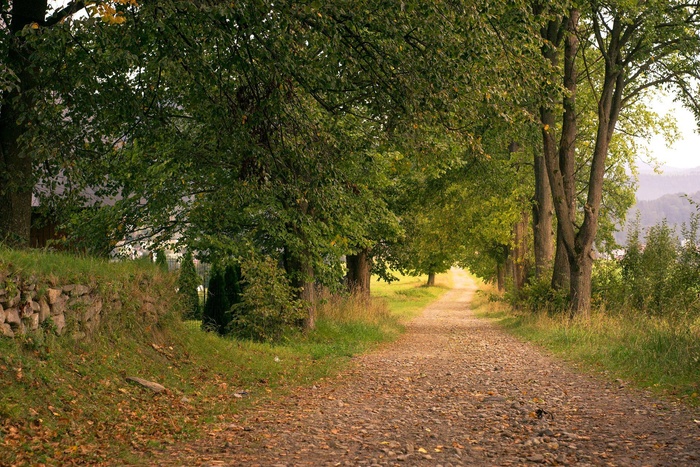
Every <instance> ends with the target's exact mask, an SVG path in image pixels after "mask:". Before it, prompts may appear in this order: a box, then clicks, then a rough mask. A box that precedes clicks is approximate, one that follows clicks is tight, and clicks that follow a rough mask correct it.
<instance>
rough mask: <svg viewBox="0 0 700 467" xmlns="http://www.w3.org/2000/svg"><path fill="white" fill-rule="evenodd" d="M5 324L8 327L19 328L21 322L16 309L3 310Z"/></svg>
mask: <svg viewBox="0 0 700 467" xmlns="http://www.w3.org/2000/svg"><path fill="white" fill-rule="evenodd" d="M5 322H6V323H7V324H10V325H15V326H19V325H20V323H21V322H22V320H21V319H20V317H19V310H18V309H17V308H8V309H7V310H5Z"/></svg>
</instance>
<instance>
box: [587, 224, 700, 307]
mask: <svg viewBox="0 0 700 467" xmlns="http://www.w3.org/2000/svg"><path fill="white" fill-rule="evenodd" d="M682 235H683V241H682V242H680V241H679V240H678V238H677V237H676V235H675V233H674V232H673V230H672V229H671V228H670V227H669V226H668V224H666V222H662V223H660V224H657V225H655V226H652V227H651V228H650V229H649V230H648V232H647V234H646V236H645V237H644V239H643V243H642V239H640V233H639V227H638V224H636V225H634V226H633V228H632V230H631V231H630V233H629V236H628V239H627V244H628V245H627V252H626V254H625V256H624V257H623V258H622V259H621V260H620V261H619V262H615V261H605V262H600V261H599V262H597V263H596V265H595V269H594V278H593V279H594V281H593V285H594V289H593V290H594V297H595V299H596V301H597V303H598V304H599V305H600V306H604V307H605V308H607V309H608V310H620V309H633V310H636V311H637V312H641V313H645V314H649V315H656V316H668V317H679V316H684V315H692V316H696V315H697V314H698V312H700V269H699V268H698V266H700V252H699V251H698V215H697V214H695V215H693V216H692V218H691V222H690V223H689V224H688V225H684V226H683V228H682Z"/></svg>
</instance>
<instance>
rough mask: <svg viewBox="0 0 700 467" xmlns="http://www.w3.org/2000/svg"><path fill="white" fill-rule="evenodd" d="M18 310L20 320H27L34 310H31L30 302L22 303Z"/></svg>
mask: <svg viewBox="0 0 700 467" xmlns="http://www.w3.org/2000/svg"><path fill="white" fill-rule="evenodd" d="M18 308H19V317H20V318H29V316H31V315H32V313H34V310H32V302H31V301H28V302H24V303H22V304H21V305H20V306H19V307H18Z"/></svg>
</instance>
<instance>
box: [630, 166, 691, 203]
mask: <svg viewBox="0 0 700 467" xmlns="http://www.w3.org/2000/svg"><path fill="white" fill-rule="evenodd" d="M697 191H700V167H695V168H694V169H678V168H673V167H664V168H663V173H662V174H657V173H654V172H653V171H652V170H651V169H648V168H646V167H644V168H642V169H640V173H639V188H638V189H637V199H638V200H640V201H646V200H653V199H658V198H661V197H662V196H664V195H670V194H676V193H696V192H697Z"/></svg>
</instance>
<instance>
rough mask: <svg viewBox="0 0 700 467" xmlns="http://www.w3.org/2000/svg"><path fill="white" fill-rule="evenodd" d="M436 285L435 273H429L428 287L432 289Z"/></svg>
mask: <svg viewBox="0 0 700 467" xmlns="http://www.w3.org/2000/svg"><path fill="white" fill-rule="evenodd" d="M434 285H435V273H434V272H429V273H428V287H432V286H434Z"/></svg>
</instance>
